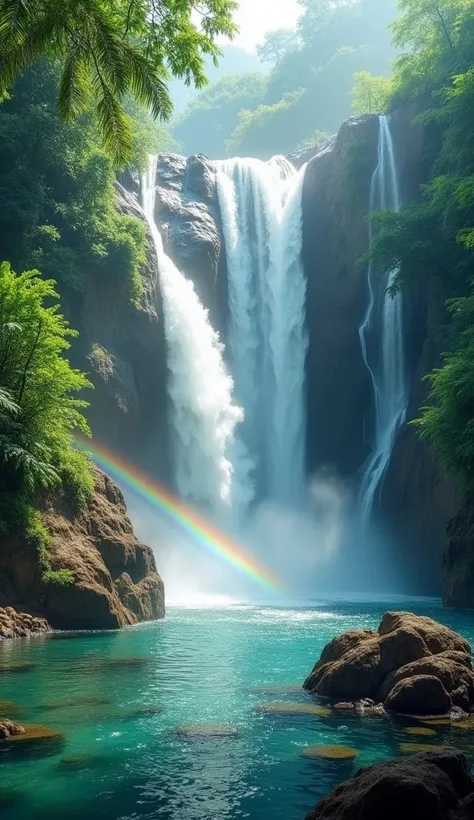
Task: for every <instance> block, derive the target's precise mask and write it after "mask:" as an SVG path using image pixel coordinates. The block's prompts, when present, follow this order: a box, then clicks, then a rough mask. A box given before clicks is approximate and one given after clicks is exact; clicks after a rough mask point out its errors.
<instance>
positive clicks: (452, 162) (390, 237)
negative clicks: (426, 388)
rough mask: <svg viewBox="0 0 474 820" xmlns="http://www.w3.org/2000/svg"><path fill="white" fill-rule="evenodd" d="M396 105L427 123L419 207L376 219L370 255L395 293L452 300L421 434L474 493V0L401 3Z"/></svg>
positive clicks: (397, 25)
mask: <svg viewBox="0 0 474 820" xmlns="http://www.w3.org/2000/svg"><path fill="white" fill-rule="evenodd" d="M400 7H401V9H402V16H401V17H400V18H399V20H398V21H396V23H395V24H394V25H393V32H394V36H395V40H396V42H398V44H399V45H400V46H403V47H404V48H407V49H409V50H408V52H407V53H406V54H402V55H401V56H400V58H399V59H398V61H397V63H396V65H395V70H394V76H393V88H394V92H393V95H392V100H391V105H395V104H399V103H400V102H403V101H407V100H413V99H416V101H417V107H418V110H419V112H420V113H419V114H418V117H417V119H418V121H419V122H420V123H422V124H424V125H425V126H426V129H427V130H426V135H427V140H428V142H427V151H426V154H427V157H430V158H431V171H430V178H429V180H428V182H427V183H426V184H425V185H424V186H423V188H422V192H421V193H422V199H421V201H420V202H417V203H412V204H410V205H408V206H407V207H405V208H404V209H402V211H401V212H400V213H399V214H394V213H390V212H387V213H379V214H376V215H375V217H374V228H375V231H374V236H375V238H374V241H373V244H372V248H371V250H370V253H369V256H370V257H371V258H372V259H374V260H375V261H376V262H377V264H378V266H379V267H380V269H382V270H398V276H397V279H396V282H395V287H396V288H407V287H410V285H411V284H412V283H413V281H419V280H421V279H424V280H425V286H426V287H429V283H430V280H435V282H436V289H437V290H439V289H441V291H442V293H443V294H444V297H445V298H446V299H447V307H448V315H447V329H446V333H445V334H444V338H445V344H446V352H445V354H444V357H443V364H442V367H440V368H438V369H437V370H435V371H434V372H433V373H432V374H431V376H430V383H431V393H430V396H429V400H428V402H427V404H426V407H424V408H423V409H422V412H421V416H420V419H419V420H418V422H417V427H418V430H419V432H420V434H421V435H422V436H423V437H425V438H426V439H427V440H429V441H430V442H432V444H433V446H434V448H435V450H436V452H437V453H438V454H439V456H440V458H441V459H442V460H443V461H444V463H445V464H446V465H447V467H448V468H450V469H451V470H453V471H454V472H455V473H456V474H457V476H458V477H459V478H460V479H461V480H462V481H463V482H464V485H465V486H466V488H467V490H468V491H470V492H472V490H473V489H474V364H473V363H474V332H473V327H474V323H473V320H474V291H473V282H474V128H473V118H472V112H473V110H474V69H473V68H472V66H473V63H474V0H421V1H420V0H400Z"/></svg>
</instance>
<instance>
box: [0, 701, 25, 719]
mask: <svg viewBox="0 0 474 820" xmlns="http://www.w3.org/2000/svg"><path fill="white" fill-rule="evenodd" d="M23 711H24V709H23V707H22V706H19V705H18V704H17V703H14V702H13V701H12V700H0V718H1V717H3V716H4V715H10V716H11V717H15V716H16V715H19V714H21V712H23Z"/></svg>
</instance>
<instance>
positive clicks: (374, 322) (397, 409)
mask: <svg viewBox="0 0 474 820" xmlns="http://www.w3.org/2000/svg"><path fill="white" fill-rule="evenodd" d="M379 119H380V125H379V129H380V130H379V144H378V163H377V167H376V169H375V172H374V174H373V177H372V184H371V195H370V212H371V213H373V212H374V211H375V210H377V209H382V210H392V211H395V212H398V211H399V210H400V207H401V202H400V190H399V181H398V175H397V167H396V161H395V154H394V146H393V140H392V134H391V131H390V120H389V118H388V117H385V116H381V117H380V118H379ZM396 274H397V271H396V270H394V271H389V272H388V273H386V274H385V275H381V273H380V272H379V271H376V270H375V269H374V265H373V264H370V265H369V268H368V274H367V276H368V291H369V303H368V308H367V312H366V314H365V317H364V320H363V322H362V324H361V326H360V328H359V336H360V343H361V348H362V355H363V358H364V362H365V364H366V366H367V369H368V371H369V373H370V376H371V379H372V384H373V391H374V405H375V428H374V437H373V442H372V453H371V455H370V457H369V459H368V460H367V462H366V464H365V467H364V472H363V477H362V482H361V489H360V514H361V519H362V520H363V521H365V522H367V521H368V520H369V518H370V515H371V512H372V509H373V506H374V501H375V498H376V495H377V492H378V491H379V490H380V487H381V485H382V482H383V478H384V475H385V472H386V470H387V467H388V465H389V463H390V458H391V455H392V451H393V447H394V444H395V440H396V435H397V432H398V430H399V429H400V427H401V425H402V424H403V423H404V421H405V417H406V410H407V406H408V383H407V379H406V373H405V355H404V341H403V299H402V295H401V294H400V293H397V294H396V295H395V296H394V297H392V296H390V294H389V289H390V287H391V285H392V284H393V282H394V279H395V277H396ZM374 336H375V344H374Z"/></svg>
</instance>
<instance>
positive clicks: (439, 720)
mask: <svg viewBox="0 0 474 820" xmlns="http://www.w3.org/2000/svg"><path fill="white" fill-rule="evenodd" d="M420 720H421V718H420ZM422 723H426V724H428V726H451V720H450V719H449V718H448V717H427V718H423V719H422Z"/></svg>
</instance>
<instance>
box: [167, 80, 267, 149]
mask: <svg viewBox="0 0 474 820" xmlns="http://www.w3.org/2000/svg"><path fill="white" fill-rule="evenodd" d="M265 87H266V79H265V75H264V74H261V73H258V72H251V73H248V74H247V73H246V74H231V75H230V76H228V77H223V78H222V79H221V80H219V81H218V82H217V83H214V84H213V85H211V86H210V87H209V88H208V89H206V91H203V92H202V93H201V94H200V95H199V96H198V97H197V98H196V100H194V102H193V103H191V105H189V106H188V108H187V109H186V113H185V115H184V116H183V117H182V118H180V119H179V120H178V121H177V122H176V125H175V127H174V129H173V133H174V135H175V137H176V138H177V139H178V140H179V142H180V143H181V144H182V146H183V150H184V152H185V154H187V155H188V154H192V153H196V151H203V152H205V153H206V154H207V155H208V156H210V157H214V158H220V157H225V156H226V151H227V140H228V139H229V135H230V134H232V133H233V131H235V129H236V127H237V124H238V122H239V114H240V112H241V111H242V110H244V111H245V112H250V111H253V110H254V109H255V108H256V107H257V106H259V105H260V102H261V100H262V99H263V96H264V93H265Z"/></svg>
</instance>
